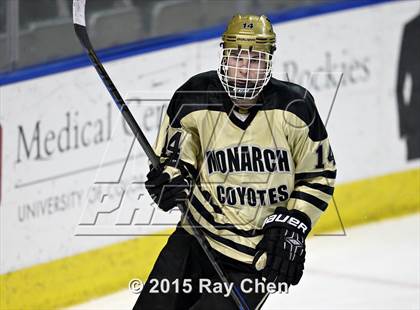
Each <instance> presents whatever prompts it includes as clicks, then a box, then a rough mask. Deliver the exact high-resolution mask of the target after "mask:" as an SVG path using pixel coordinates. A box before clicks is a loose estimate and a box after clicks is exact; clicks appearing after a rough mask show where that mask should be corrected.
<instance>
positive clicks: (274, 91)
mask: <svg viewBox="0 0 420 310" xmlns="http://www.w3.org/2000/svg"><path fill="white" fill-rule="evenodd" d="M263 100H264V104H263V107H262V109H263V110H273V109H279V110H284V111H288V112H290V113H293V114H295V115H296V116H297V117H299V118H300V119H301V120H303V121H304V122H305V124H307V125H308V127H309V137H310V138H311V139H312V140H313V141H321V140H324V139H325V138H327V137H328V135H327V131H326V130H325V126H324V124H323V122H322V120H321V117H320V116H319V113H318V110H317V108H316V105H315V101H314V98H313V96H312V95H311V93H310V92H309V91H308V90H307V89H306V88H304V87H302V86H300V85H298V84H294V83H291V82H287V81H280V80H277V79H275V78H271V79H270V81H269V82H268V83H267V85H266V87H264V90H263Z"/></svg>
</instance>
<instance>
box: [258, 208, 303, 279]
mask: <svg viewBox="0 0 420 310" xmlns="http://www.w3.org/2000/svg"><path fill="white" fill-rule="evenodd" d="M310 229H311V220H310V219H309V217H308V216H307V215H306V214H305V213H303V212H301V211H298V210H287V209H286V208H278V209H277V210H276V213H275V214H273V215H270V216H268V217H267V218H266V219H265V221H264V224H263V232H264V236H263V238H262V240H261V241H260V243H259V244H258V245H257V251H258V252H257V255H256V256H255V258H254V266H255V268H256V269H257V270H259V271H261V270H262V276H263V277H265V278H266V281H267V282H279V283H280V282H285V283H287V284H288V285H296V284H298V283H299V281H300V278H301V277H302V274H303V269H304V263H305V254H306V251H305V238H306V236H307V235H308V233H309V231H310ZM265 255H266V265H265V267H264V266H261V263H260V260H261V259H262V258H263V257H264V256H265Z"/></svg>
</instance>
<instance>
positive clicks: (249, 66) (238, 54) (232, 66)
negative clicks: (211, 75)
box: [227, 50, 267, 87]
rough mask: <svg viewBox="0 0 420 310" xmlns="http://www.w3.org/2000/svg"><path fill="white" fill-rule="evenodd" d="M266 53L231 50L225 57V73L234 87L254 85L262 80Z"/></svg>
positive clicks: (265, 66)
mask: <svg viewBox="0 0 420 310" xmlns="http://www.w3.org/2000/svg"><path fill="white" fill-rule="evenodd" d="M265 57H266V54H265V53H261V52H258V51H252V52H250V51H249V50H232V51H230V54H229V55H228V57H227V75H228V78H229V80H230V83H232V82H233V83H235V86H236V87H254V85H255V84H257V86H259V85H262V83H263V82H264V78H265V74H266V69H267V60H266V58H265Z"/></svg>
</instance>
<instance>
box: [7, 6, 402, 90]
mask: <svg viewBox="0 0 420 310" xmlns="http://www.w3.org/2000/svg"><path fill="white" fill-rule="evenodd" d="M393 1H396V0H342V1H338V2H331V3H325V4H320V5H314V6H308V7H300V8H295V9H291V10H287V11H282V12H279V13H273V14H268V16H269V17H270V19H271V21H272V23H274V24H279V23H284V22H287V21H291V20H296V19H301V18H306V17H311V16H317V15H322V14H328V13H333V12H337V11H342V10H348V9H354V8H358V7H363V6H370V5H376V4H380V3H384V2H393ZM224 28H225V25H219V26H215V27H211V28H206V29H200V30H197V31H191V32H185V33H181V34H177V35H170V36H165V37H159V38H152V39H148V40H144V41H140V42H134V43H130V44H125V45H121V46H117V47H111V48H108V49H103V50H100V51H99V52H98V55H99V57H100V59H101V61H102V62H107V61H112V60H116V59H121V58H125V57H129V56H134V55H140V54H145V53H150V52H153V51H156V50H161V49H165V48H170V47H175V46H179V45H184V44H188V43H193V42H200V41H204V40H209V39H215V38H219V37H220V36H221V34H222V33H223V30H224ZM89 65H90V62H89V59H88V58H87V56H86V55H85V54H81V55H76V56H73V57H68V58H65V59H60V60H56V61H52V62H49V63H44V64H37V65H34V66H31V67H26V68H22V69H18V70H15V71H11V72H5V73H2V74H0V85H7V84H12V83H16V82H20V81H25V80H29V79H33V78H38V77H42V76H45V75H50V74H54V73H60V72H65V71H68V70H73V69H77V68H82V67H86V66H89Z"/></svg>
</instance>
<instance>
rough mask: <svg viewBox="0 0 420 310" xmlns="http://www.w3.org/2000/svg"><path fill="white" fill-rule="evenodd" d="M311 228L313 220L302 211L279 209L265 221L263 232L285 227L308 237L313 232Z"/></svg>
mask: <svg viewBox="0 0 420 310" xmlns="http://www.w3.org/2000/svg"><path fill="white" fill-rule="evenodd" d="M311 226H312V224H311V219H310V218H309V216H307V215H306V214H305V213H303V212H302V211H299V210H294V209H292V210H288V209H286V208H277V209H276V211H275V213H274V214H272V215H270V216H268V217H267V218H266V219H265V220H264V224H263V231H266V230H267V229H270V228H273V227H275V228H279V227H284V228H287V229H290V230H292V231H295V232H297V233H299V234H302V235H304V236H305V237H306V236H307V235H308V234H309V232H310V231H311Z"/></svg>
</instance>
